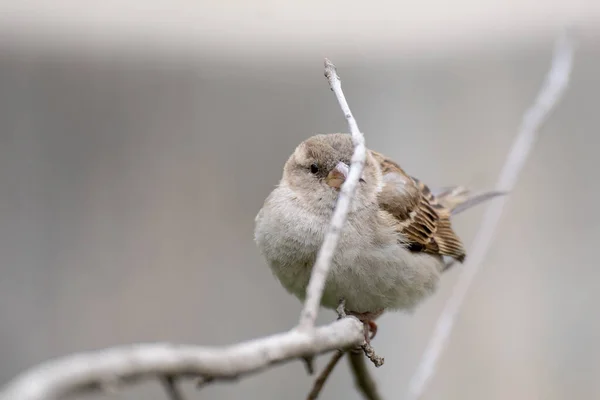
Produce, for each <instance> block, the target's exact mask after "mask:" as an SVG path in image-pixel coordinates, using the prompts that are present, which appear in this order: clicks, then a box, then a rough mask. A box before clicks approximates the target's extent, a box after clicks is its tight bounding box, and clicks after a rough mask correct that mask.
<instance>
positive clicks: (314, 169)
mask: <svg viewBox="0 0 600 400" xmlns="http://www.w3.org/2000/svg"><path fill="white" fill-rule="evenodd" d="M310 172H311V174H316V173H317V172H319V166H318V165H317V164H312V165H311V166H310Z"/></svg>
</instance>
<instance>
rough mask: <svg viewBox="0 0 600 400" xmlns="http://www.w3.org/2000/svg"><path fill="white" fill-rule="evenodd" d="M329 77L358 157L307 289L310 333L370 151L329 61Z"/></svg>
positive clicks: (305, 315) (305, 323) (304, 321)
mask: <svg viewBox="0 0 600 400" xmlns="http://www.w3.org/2000/svg"><path fill="white" fill-rule="evenodd" d="M325 77H327V80H328V81H329V86H330V87H331V90H333V92H334V93H335V96H336V97H337V100H338V102H339V104H340V107H341V109H342V112H343V113H344V116H345V117H346V120H347V121H348V127H349V128H350V133H351V134H352V142H353V144H354V153H353V154H352V162H351V164H350V172H349V174H348V178H347V179H346V181H345V182H344V184H343V185H342V188H341V191H340V195H339V198H338V201H337V204H336V207H335V210H334V212H333V216H332V218H331V223H330V225H329V229H328V230H327V233H326V234H325V240H324V241H323V245H322V246H321V249H320V250H319V254H317V261H316V262H315V265H314V267H313V270H312V274H311V276H310V282H309V283H308V287H307V288H306V301H305V302H304V309H303V310H302V313H301V314H300V322H299V325H298V327H299V329H303V330H310V329H312V328H313V327H314V325H315V320H316V319H317V314H318V311H319V306H320V304H321V297H322V296H323V289H324V287H325V281H326V279H327V274H328V273H329V268H330V265H331V260H332V259H333V254H334V253H335V249H336V247H337V244H338V241H339V238H340V232H341V231H342V228H343V227H344V223H345V222H346V217H347V215H348V211H349V210H350V205H351V202H352V199H353V197H354V193H355V192H356V186H357V185H358V180H359V179H360V176H361V174H362V170H363V167H364V163H365V158H366V151H367V150H366V147H365V138H364V136H363V134H362V133H361V132H360V130H359V129H358V125H357V124H356V120H355V119H354V117H353V116H352V111H350V107H349V106H348V102H347V101H346V98H345V96H344V92H343V91H342V85H341V82H340V78H339V76H338V74H337V71H336V69H335V65H333V64H332V62H331V61H329V60H328V59H325Z"/></svg>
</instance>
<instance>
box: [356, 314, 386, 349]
mask: <svg viewBox="0 0 600 400" xmlns="http://www.w3.org/2000/svg"><path fill="white" fill-rule="evenodd" d="M347 313H348V314H350V315H353V316H355V317H356V318H358V319H359V320H360V321H361V322H362V323H363V325H364V330H365V342H366V343H371V340H373V338H374V337H375V335H377V324H376V323H375V319H376V318H377V317H379V316H380V315H381V314H382V313H383V310H378V311H375V312H364V313H357V312H352V311H347Z"/></svg>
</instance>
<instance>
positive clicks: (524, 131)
mask: <svg viewBox="0 0 600 400" xmlns="http://www.w3.org/2000/svg"><path fill="white" fill-rule="evenodd" d="M573 52H574V50H573V44H572V42H571V40H570V39H569V37H568V36H567V35H565V36H563V37H561V38H560V39H559V40H558V42H557V44H556V48H555V51H554V56H553V60H552V66H551V68H550V71H549V72H548V75H547V77H546V81H545V83H544V85H543V86H542V89H541V90H540V93H539V94H538V97H537V98H536V100H535V102H534V104H533V105H532V106H531V108H530V109H529V110H528V111H527V112H526V113H525V115H524V117H523V121H522V123H521V126H520V128H519V131H518V134H517V137H516V138H515V141H514V142H513V145H512V148H511V150H510V152H509V154H508V156H507V158H506V162H505V164H504V167H503V169H502V172H501V173H500V177H499V178H498V183H497V185H496V190H497V191H499V192H510V191H512V189H513V188H514V186H515V184H516V182H517V179H518V177H519V174H520V172H521V169H522V168H523V165H524V164H525V162H526V161H527V157H528V156H529V153H530V152H531V149H532V147H533V144H534V143H535V140H536V137H537V132H538V129H539V127H540V126H541V125H542V123H543V122H544V121H545V119H546V117H547V116H548V115H549V114H550V112H551V111H552V108H553V107H554V106H555V105H556V104H557V103H558V101H559V100H560V98H561V97H562V95H563V93H564V92H565V89H566V88H567V84H568V82H569V76H570V73H571V69H572V63H573ZM506 200H507V197H502V196H501V197H498V198H497V199H496V200H495V201H494V202H493V203H491V204H490V206H489V207H488V208H487V210H486V213H485V215H484V217H483V221H482V223H481V227H480V229H479V232H478V233H477V235H476V238H475V242H474V243H473V247H472V248H473V250H472V253H471V255H470V256H469V258H467V262H466V263H465V264H464V266H463V269H462V272H461V275H460V278H459V280H458V282H457V284H456V286H455V288H454V292H453V294H452V297H451V298H450V299H449V300H448V302H447V303H446V306H445V307H444V310H443V311H442V314H441V315H440V317H439V319H438V321H437V324H436V327H435V329H434V332H433V334H432V336H431V339H430V341H429V343H428V345H427V348H426V350H425V353H424V354H423V357H422V359H421V363H420V365H419V367H418V369H417V371H416V373H415V374H414V376H413V378H412V380H411V383H410V388H409V394H408V398H409V399H414V400H416V399H419V398H421V396H422V395H423V393H424V392H425V390H426V389H427V384H428V382H429V380H430V379H431V377H432V376H433V374H434V373H435V368H436V365H437V363H438V360H439V358H440V355H441V354H442V352H443V351H444V348H445V347H446V344H447V341H448V338H449V336H450V333H451V332H452V328H453V326H454V322H455V320H456V316H457V314H458V312H459V310H460V307H461V305H462V303H463V301H464V298H465V295H466V294H467V291H468V290H469V287H470V286H471V283H472V282H473V278H474V277H475V274H476V273H477V271H478V269H479V268H480V266H481V264H482V263H483V260H484V258H485V256H486V254H487V252H488V250H489V248H490V246H491V243H492V239H493V237H494V232H495V230H496V226H497V225H498V222H499V220H500V217H501V215H502V211H503V209H504V204H505V203H506Z"/></svg>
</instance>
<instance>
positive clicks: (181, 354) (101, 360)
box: [0, 317, 364, 400]
mask: <svg viewBox="0 0 600 400" xmlns="http://www.w3.org/2000/svg"><path fill="white" fill-rule="evenodd" d="M363 341H364V336H363V325H362V323H361V322H360V321H358V319H356V318H354V317H347V318H343V319H341V320H338V321H335V322H333V323H331V324H329V325H326V326H322V327H319V328H316V329H315V330H313V331H310V332H306V331H301V330H298V329H293V330H291V331H288V332H284V333H280V334H276V335H272V336H268V337H265V338H260V339H256V340H251V341H247V342H244V343H240V344H237V345H233V346H229V347H223V348H211V347H202V346H190V345H175V344H168V343H156V344H139V345H129V346H123V347H115V348H109V349H105V350H99V351H95V352H89V353H80V354H75V355H71V356H67V357H63V358H59V359H55V360H50V361H48V362H45V363H43V364H40V365H39V366H37V367H34V368H32V369H31V370H29V371H26V372H24V373H23V374H22V375H20V376H18V377H17V378H16V379H15V380H14V381H12V382H10V383H9V384H8V385H6V386H5V387H4V388H3V390H2V391H0V400H15V399H19V400H51V399H58V398H61V397H63V396H66V395H69V394H73V393H77V392H79V391H80V390H82V389H90V388H96V389H100V388H105V387H113V386H118V385H119V384H120V383H125V382H130V381H134V380H141V379H149V378H160V377H163V376H169V377H198V376H202V377H206V378H210V379H234V378H238V377H240V376H242V375H245V374H250V373H253V372H258V371H261V370H263V369H264V368H266V367H268V366H270V365H273V364H278V363H282V362H284V361H289V360H292V359H297V358H301V357H304V356H310V355H317V354H320V353H324V352H327V351H331V350H336V349H344V348H348V347H355V346H360V345H361V344H362V343H363Z"/></svg>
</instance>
